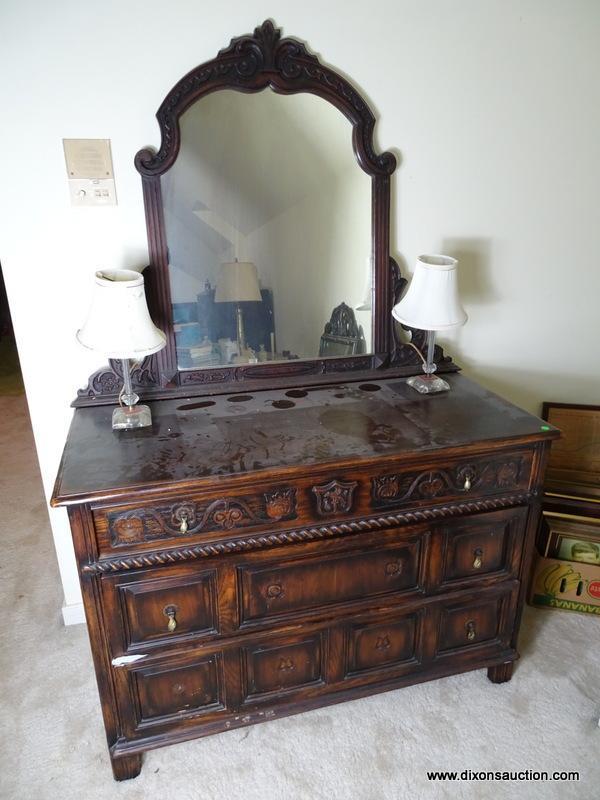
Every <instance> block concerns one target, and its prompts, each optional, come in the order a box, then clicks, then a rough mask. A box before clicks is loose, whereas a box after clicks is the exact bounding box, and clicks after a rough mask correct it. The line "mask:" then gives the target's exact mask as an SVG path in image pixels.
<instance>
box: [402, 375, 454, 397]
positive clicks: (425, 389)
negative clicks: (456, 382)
mask: <svg viewBox="0 0 600 800" xmlns="http://www.w3.org/2000/svg"><path fill="white" fill-rule="evenodd" d="M406 382H407V383H408V385H409V386H412V388H413V389H416V390H417V392H420V393H421V394H435V393H436V392H447V391H448V390H449V389H450V384H448V383H446V381H445V380H443V379H442V378H440V377H439V375H415V376H414V378H409V379H408V380H407V381H406Z"/></svg>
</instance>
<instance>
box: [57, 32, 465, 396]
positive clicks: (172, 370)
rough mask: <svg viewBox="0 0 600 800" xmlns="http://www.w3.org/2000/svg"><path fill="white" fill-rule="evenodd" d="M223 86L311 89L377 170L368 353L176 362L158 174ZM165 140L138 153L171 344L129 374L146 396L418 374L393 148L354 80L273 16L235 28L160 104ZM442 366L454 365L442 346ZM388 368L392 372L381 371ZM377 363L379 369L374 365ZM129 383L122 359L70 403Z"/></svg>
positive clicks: (113, 392)
mask: <svg viewBox="0 0 600 800" xmlns="http://www.w3.org/2000/svg"><path fill="white" fill-rule="evenodd" d="M222 89H230V90H231V89H233V90H235V91H240V92H246V93H255V92H261V91H263V90H265V89H272V90H273V91H275V92H278V93H279V94H297V93H299V92H310V93H312V94H314V95H316V96H318V97H320V98H322V99H324V100H327V101H328V102H329V103H331V104H332V105H334V106H335V107H336V108H337V109H338V110H339V111H341V113H342V114H344V116H345V117H346V118H347V119H348V120H349V122H350V123H351V125H352V145H353V149H354V155H355V157H356V160H357V161H358V164H359V166H360V167H361V168H362V169H363V170H364V172H366V173H367V174H368V175H370V176H371V240H372V255H373V272H374V274H373V296H372V298H373V299H372V305H373V308H372V334H373V338H372V341H373V352H372V353H371V354H364V355H355V356H344V357H330V358H319V357H318V356H317V357H315V358H312V359H302V360H294V361H293V362H273V363H266V364H265V363H259V364H251V365H234V366H221V367H210V368H207V369H199V370H185V371H179V370H178V367H177V359H176V350H175V335H174V330H173V321H172V310H171V288H170V282H169V267H168V255H167V241H166V234H165V224H164V216H163V203H162V194H161V181H160V179H161V175H163V174H164V173H165V172H166V171H167V170H168V169H169V168H170V167H171V166H172V165H173V163H174V162H175V160H176V158H177V155H178V153H179V148H180V144H181V133H180V127H179V118H180V117H181V115H182V114H183V113H184V112H185V111H186V110H187V109H188V108H189V107H190V106H191V105H192V104H193V103H196V102H197V101H199V100H201V99H202V98H203V97H204V96H206V95H208V94H211V93H212V92H215V91H219V90H222ZM156 118H157V120H158V124H159V128H160V134H161V143H160V148H159V149H158V150H155V149H153V148H149V147H146V148H143V149H142V150H140V151H139V152H138V153H137V155H136V157H135V166H136V169H137V170H138V172H139V173H140V175H141V177H142V187H143V196H144V207H145V212H146V228H147V233H148V249H149V260H150V264H149V266H148V267H147V268H146V269H145V270H144V278H145V285H146V295H147V298H148V307H149V310H150V314H151V316H152V319H153V320H154V322H155V324H156V325H157V326H158V327H159V328H160V329H161V330H163V331H164V332H165V334H166V336H167V346H166V347H165V348H164V350H161V351H160V352H159V353H157V354H155V355H153V356H150V357H148V358H146V359H144V361H143V362H142V364H140V365H139V367H138V368H136V369H135V370H134V371H133V373H132V382H133V385H134V387H135V388H136V389H137V390H138V391H140V393H142V394H143V396H144V397H145V398H147V399H159V398H162V397H174V396H175V397H176V396H186V397H190V396H197V395H202V394H220V393H229V392H235V391H240V390H241V389H242V384H243V389H244V391H248V390H251V389H254V390H257V389H260V388H271V387H287V386H297V385H299V384H303V385H309V384H324V383H327V384H331V383H337V382H341V381H344V380H348V378H349V377H350V376H349V375H348V372H351V373H352V379H353V380H355V379H356V380H360V379H362V378H363V377H364V378H368V377H371V378H374V377H382V378H383V377H392V376H394V375H411V374H415V373H416V372H419V371H420V365H421V360H420V357H419V355H418V354H417V352H416V351H415V349H414V347H412V345H411V344H407V343H403V342H402V341H401V339H400V336H399V331H398V330H397V328H396V325H395V324H394V325H393V324H392V317H391V310H392V306H393V305H394V303H395V302H397V301H398V300H399V298H400V295H401V293H402V290H403V288H404V285H405V284H406V280H405V279H404V278H402V277H401V275H400V270H399V268H398V265H397V263H396V262H395V261H394V259H393V258H391V257H390V179H391V176H392V174H393V172H394V170H395V169H396V157H395V156H394V154H393V153H390V152H383V153H377V152H376V150H375V148H374V144H373V133H374V128H375V116H374V115H373V112H372V111H371V109H370V107H369V105H368V104H367V102H366V101H365V99H364V98H363V97H362V96H361V94H360V93H359V92H358V91H357V89H356V88H355V87H354V86H352V85H351V84H350V82H349V81H348V80H347V79H346V78H344V77H343V76H342V75H340V74H339V73H338V72H336V71H334V70H333V69H331V68H330V67H328V66H325V65H324V64H322V63H321V62H320V61H319V59H318V58H317V56H315V55H314V54H312V53H310V52H309V51H308V50H307V48H306V46H305V45H304V44H303V43H302V42H300V41H298V40H297V39H293V38H281V30H280V29H278V28H276V27H275V26H274V25H273V23H272V22H271V21H270V20H266V21H265V22H264V23H263V24H262V25H260V26H259V27H257V28H256V29H255V31H254V33H253V34H252V35H245V36H240V37H236V38H234V39H232V40H231V42H230V44H229V46H228V47H226V48H225V49H223V50H221V51H220V52H219V53H218V55H217V56H216V58H214V59H212V60H211V61H207V62H205V63H203V64H201V65H200V66H198V67H196V68H195V69H193V70H191V71H190V72H188V73H187V75H185V76H184V77H183V78H181V80H180V81H178V82H177V83H176V84H175V86H174V87H173V89H171V91H170V92H169V93H168V94H167V96H166V97H165V99H164V101H163V102H162V104H161V106H160V108H159V109H158V111H157V113H156ZM411 333H412V342H413V343H414V344H416V345H417V346H418V347H421V346H422V345H423V343H424V334H423V332H422V331H412V332H411ZM436 361H437V363H438V366H439V369H440V371H449V370H454V369H456V366H455V365H454V364H452V361H451V359H450V358H448V357H446V356H444V354H443V352H442V351H441V348H439V347H437V348H436ZM382 370H384V371H385V372H384V373H383V374H382ZM374 371H377V375H374V374H373V372H374ZM121 385H122V375H121V372H120V363H119V362H113V361H111V362H109V367H108V368H106V367H104V368H103V369H100V370H98V371H97V372H95V373H94V374H93V375H92V376H91V377H90V379H89V382H88V385H87V386H86V387H85V388H84V389H81V390H80V391H79V393H78V397H77V399H76V400H75V402H74V403H73V405H76V406H79V405H98V404H103V403H110V402H114V399H115V398H116V397H117V395H118V392H119V389H120V387H121Z"/></svg>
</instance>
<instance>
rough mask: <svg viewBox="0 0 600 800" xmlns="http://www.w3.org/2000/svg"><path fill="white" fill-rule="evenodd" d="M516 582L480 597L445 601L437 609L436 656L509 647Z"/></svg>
mask: <svg viewBox="0 0 600 800" xmlns="http://www.w3.org/2000/svg"><path fill="white" fill-rule="evenodd" d="M518 586H519V584H518V583H517V582H516V581H511V582H509V583H507V584H503V585H501V586H499V587H498V588H497V589H494V590H489V589H488V590H486V592H485V593H483V594H482V595H481V596H480V597H476V598H473V596H472V595H471V597H469V598H468V599H465V600H459V601H455V602H450V603H445V604H443V605H442V606H440V607H439V608H438V609H437V637H436V641H437V645H436V657H437V658H439V657H447V656H452V655H457V654H460V653H465V652H467V651H470V650H474V649H480V648H487V649H498V648H500V647H503V646H506V647H508V644H509V638H510V633H511V622H512V621H513V609H514V606H515V603H516V598H517V591H518Z"/></svg>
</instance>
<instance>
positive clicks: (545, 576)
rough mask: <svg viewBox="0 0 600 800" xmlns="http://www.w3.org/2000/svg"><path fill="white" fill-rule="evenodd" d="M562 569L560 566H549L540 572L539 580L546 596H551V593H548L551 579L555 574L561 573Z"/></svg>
mask: <svg viewBox="0 0 600 800" xmlns="http://www.w3.org/2000/svg"><path fill="white" fill-rule="evenodd" d="M562 568H563V567H562V565H561V564H550V566H549V567H546V568H545V569H543V570H542V571H541V572H540V575H539V579H540V581H541V584H542V586H543V588H544V591H545V592H546V594H552V592H551V591H550V582H551V580H552V577H553V576H554V575H555V574H558V572H559V571H561V570H562Z"/></svg>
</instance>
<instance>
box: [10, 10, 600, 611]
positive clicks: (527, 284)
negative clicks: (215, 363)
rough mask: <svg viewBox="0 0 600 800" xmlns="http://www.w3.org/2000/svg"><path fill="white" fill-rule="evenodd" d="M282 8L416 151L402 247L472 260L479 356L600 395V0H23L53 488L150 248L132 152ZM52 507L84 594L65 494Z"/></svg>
mask: <svg viewBox="0 0 600 800" xmlns="http://www.w3.org/2000/svg"><path fill="white" fill-rule="evenodd" d="M274 13H275V14H276V19H275V22H276V23H278V24H279V25H282V26H284V31H285V32H286V33H289V34H292V35H297V36H299V37H302V38H304V39H306V40H307V41H308V42H309V43H310V45H311V47H312V48H313V49H314V50H315V51H316V52H319V53H322V54H323V56H324V57H325V58H326V59H327V61H328V62H329V63H330V64H332V65H334V66H335V67H337V68H338V69H340V70H341V71H345V72H346V73H347V74H349V75H350V76H352V77H353V78H354V79H355V80H356V82H357V84H358V85H359V87H360V88H362V90H363V91H364V92H365V93H366V95H367V96H370V97H371V99H372V101H373V104H374V108H375V109H376V111H378V112H379V113H380V114H381V121H380V123H379V126H378V135H377V138H378V142H379V145H380V146H383V147H387V148H398V149H399V151H400V153H401V155H402V163H401V165H400V168H399V170H398V171H397V173H396V178H395V182H394V201H395V202H394V208H395V210H394V215H393V216H394V220H395V237H394V244H393V249H394V250H395V251H396V252H398V253H399V254H401V256H402V258H403V260H404V261H405V262H406V263H408V264H410V265H412V263H413V262H414V259H415V257H416V256H417V255H418V253H419V252H424V251H425V252H426V251H438V250H443V251H447V252H449V253H455V254H458V255H459V257H460V258H461V269H462V286H463V290H464V296H465V305H466V307H467V310H468V312H469V314H470V321H469V323H468V325H467V326H466V327H465V328H463V329H462V330H460V331H459V332H458V333H457V334H456V335H455V336H454V337H453V338H452V348H451V349H452V352H453V353H454V354H455V357H456V359H457V360H458V361H459V362H460V363H462V364H463V365H464V366H465V368H466V372H467V374H472V375H475V376H477V377H478V378H479V379H480V380H481V381H482V382H483V383H485V384H487V385H488V386H490V387H492V388H495V389H497V390H499V391H500V392H502V393H503V394H505V395H506V396H507V397H509V398H511V399H513V400H514V401H516V402H518V403H521V404H523V405H525V406H526V407H527V408H529V409H531V410H534V411H535V410H538V409H539V404H540V402H541V401H542V400H543V399H553V400H563V401H575V400H578V401H582V402H598V398H599V394H600V391H599V390H600V378H599V369H598V356H597V349H598V343H597V339H598V336H599V334H600V330H599V328H600V326H599V324H598V301H599V298H600V264H599V263H598V260H599V256H598V254H599V253H600V224H599V219H598V216H599V215H598V186H600V96H599V95H600V81H598V74H599V73H600V48H599V47H598V34H599V25H600V3H598V2H597V0H587V1H586V0H560V1H559V0H524V1H523V2H513V1H512V0H486V2H481V0H461V2H451V0H419V1H418V2H415V0H380V2H378V3H377V4H375V5H373V4H368V3H362V2H361V3H358V2H351V0H330V2H328V3H322V2H321V1H320V0H319V1H318V2H317V0H305V2H304V3H296V2H291V0H279V2H277V3H276V4H273V2H271V1H270V0H269V2H266V0H229V2H228V3H227V4H218V3H211V4H209V3H206V2H204V3H203V2H201V0H173V2H171V3H169V4H165V3H164V2H160V3H159V2H157V0H144V2H143V3H142V2H134V1H133V0H129V1H128V2H123V0H104V2H102V3H101V4H96V5H94V6H92V4H90V3H82V2H80V1H79V0H57V2H54V3H48V2H46V0H39V1H38V2H35V1H34V0H4V2H3V3H2V6H1V9H0V37H1V40H0V74H1V75H2V82H1V87H0V93H1V101H2V103H1V108H2V123H1V130H0V153H2V190H1V191H0V261H1V262H2V267H3V270H4V274H5V279H6V284H7V289H8V294H9V299H10V302H11V307H12V313H13V321H14V325H15V331H16V336H17V341H18V345H19V352H20V356H21V361H22V367H23V371H24V377H25V384H26V388H27V393H28V399H29V407H30V411H31V417H32V422H33V427H34V433H35V437H36V443H37V446H38V452H39V457H40V465H41V470H42V476H43V480H44V487H45V490H46V493H47V494H49V493H50V491H51V488H52V483H53V480H54V476H55V473H56V469H57V466H58V462H59V459H60V454H61V450H62V446H63V441H64V438H65V436H66V433H67V429H68V425H69V421H70V418H71V413H72V412H71V410H70V408H69V402H70V401H71V399H72V398H73V396H74V394H75V390H76V389H77V388H78V387H79V386H81V385H82V384H83V383H84V382H85V379H86V377H87V375H88V374H89V373H90V372H92V370H93V369H94V368H96V367H97V366H99V363H98V361H97V359H95V358H94V357H93V356H92V355H89V354H87V353H86V352H84V351H83V350H82V349H80V348H79V347H78V346H77V345H76V343H75V339H74V331H75V330H76V328H77V327H78V325H79V324H80V323H81V321H82V318H83V316H84V314H85V310H86V308H85V307H86V305H87V298H88V296H89V289H90V273H91V272H92V270H93V269H95V268H96V267H98V266H101V265H108V266H117V267H119V266H141V265H143V264H144V263H145V261H146V259H147V251H146V236H145V227H144V218H143V208H142V190H141V183H140V179H139V176H138V174H137V173H136V171H135V169H134V167H133V156H134V154H135V152H136V151H137V150H138V149H139V148H140V147H141V146H143V145H146V144H154V145H156V144H158V135H157V134H158V130H157V126H156V122H155V120H154V114H155V112H156V109H157V108H158V105H159V103H160V102H161V101H162V99H163V97H164V95H165V94H166V92H167V91H168V90H169V89H170V88H171V86H172V85H173V84H174V83H175V82H176V81H177V80H178V79H179V78H180V77H181V76H182V75H183V74H184V73H185V72H187V71H188V70H189V69H190V68H191V67H193V66H195V65H196V64H198V63H199V62H201V61H203V60H205V59H207V58H210V57H212V56H213V55H214V54H215V53H216V52H217V50H218V49H219V48H221V47H222V46H224V45H225V44H226V43H227V42H228V41H229V39H230V37H231V36H233V35H236V34H240V33H245V32H247V31H250V30H252V29H253V27H254V26H255V25H256V24H258V23H260V22H262V20H263V19H265V18H266V17H268V16H270V15H272V14H274ZM63 137H72V138H79V137H82V138H84V137H90V138H104V137H107V138H110V139H111V141H112V152H113V159H114V167H115V176H116V182H117V193H118V199H119V205H118V206H117V207H115V208H107V209H72V208H71V207H70V205H69V200H68V194H67V184H66V178H65V168H64V162H63V154H62V144H61V140H62V138H63ZM51 522H52V530H53V534H54V539H55V543H56V548H57V551H58V558H59V563H60V567H61V573H62V577H63V582H64V587H65V602H66V604H67V609H70V610H73V609H76V607H77V603H78V602H79V590H78V586H77V579H76V574H75V569H74V561H73V557H72V550H71V544H70V535H69V529H68V525H67V520H66V514H65V513H64V511H62V510H58V511H53V512H51Z"/></svg>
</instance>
